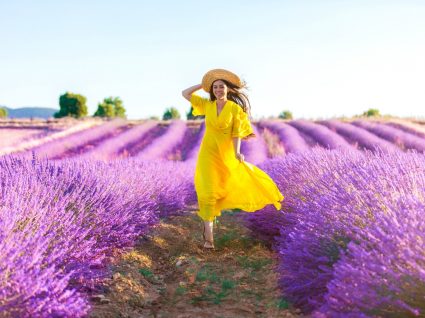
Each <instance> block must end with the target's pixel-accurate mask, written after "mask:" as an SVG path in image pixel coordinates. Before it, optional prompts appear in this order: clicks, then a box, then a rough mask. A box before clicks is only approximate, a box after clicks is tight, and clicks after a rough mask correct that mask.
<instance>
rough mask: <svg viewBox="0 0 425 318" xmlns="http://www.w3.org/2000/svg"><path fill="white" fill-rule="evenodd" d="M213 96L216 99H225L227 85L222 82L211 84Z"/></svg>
mask: <svg viewBox="0 0 425 318" xmlns="http://www.w3.org/2000/svg"><path fill="white" fill-rule="evenodd" d="M212 87H213V94H214V96H215V98H217V99H223V98H227V85H226V83H224V82H223V81H222V80H217V81H215V82H214V83H213V85H212Z"/></svg>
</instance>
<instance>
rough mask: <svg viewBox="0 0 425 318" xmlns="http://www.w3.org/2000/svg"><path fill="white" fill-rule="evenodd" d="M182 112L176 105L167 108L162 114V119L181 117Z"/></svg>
mask: <svg viewBox="0 0 425 318" xmlns="http://www.w3.org/2000/svg"><path fill="white" fill-rule="evenodd" d="M179 118H180V113H179V111H178V110H177V109H176V108H175V107H170V108H167V109H166V110H165V112H164V115H162V120H170V119H179Z"/></svg>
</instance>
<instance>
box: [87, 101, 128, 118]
mask: <svg viewBox="0 0 425 318" xmlns="http://www.w3.org/2000/svg"><path fill="white" fill-rule="evenodd" d="M94 116H99V117H109V118H112V117H122V118H125V117H126V115H125V108H124V106H123V102H122V100H121V99H120V98H119V97H112V96H111V97H107V98H104V99H103V102H102V103H99V104H98V105H97V110H96V112H95V113H94Z"/></svg>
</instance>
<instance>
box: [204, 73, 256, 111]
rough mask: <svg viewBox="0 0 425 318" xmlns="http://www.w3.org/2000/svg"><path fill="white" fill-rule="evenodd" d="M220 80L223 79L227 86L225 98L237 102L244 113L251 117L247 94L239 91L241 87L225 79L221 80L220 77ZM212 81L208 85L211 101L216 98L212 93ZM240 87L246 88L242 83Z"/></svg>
mask: <svg viewBox="0 0 425 318" xmlns="http://www.w3.org/2000/svg"><path fill="white" fill-rule="evenodd" d="M216 81H219V80H215V81H214V82H216ZM220 81H223V82H224V83H225V84H226V86H227V99H228V100H231V101H232V102H234V103H236V104H238V105H239V106H241V107H242V109H243V111H244V112H245V113H247V114H248V117H249V118H251V103H250V102H249V99H248V96H247V95H246V94H245V93H243V92H241V91H240V90H241V88H240V87H238V86H236V85H234V84H232V83H230V82H228V81H226V80H222V79H220ZM214 82H213V83H212V84H211V87H210V100H211V101H215V100H216V99H217V98H216V97H215V95H214V93H213V85H214ZM242 88H246V84H245V83H244V84H243V87H242Z"/></svg>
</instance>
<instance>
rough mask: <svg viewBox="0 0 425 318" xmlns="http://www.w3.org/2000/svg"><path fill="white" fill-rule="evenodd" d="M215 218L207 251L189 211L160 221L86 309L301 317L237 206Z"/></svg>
mask: <svg viewBox="0 0 425 318" xmlns="http://www.w3.org/2000/svg"><path fill="white" fill-rule="evenodd" d="M219 222H220V225H219V227H216V228H215V230H214V231H215V246H216V250H215V251H208V250H203V249H202V248H201V242H202V237H201V236H202V233H201V229H202V224H201V222H200V219H199V218H198V216H197V215H196V214H195V213H194V212H193V211H191V212H188V213H187V214H186V215H185V216H178V217H173V218H169V219H167V220H163V221H161V222H160V223H159V224H158V225H156V226H155V227H153V228H152V230H151V231H150V232H149V234H148V235H146V236H144V237H143V238H142V239H141V241H140V243H139V244H138V245H137V246H136V248H135V249H134V250H132V251H131V252H128V253H126V254H124V255H123V256H122V257H121V258H120V260H119V261H118V263H117V264H115V265H114V275H113V278H112V279H110V280H109V281H107V282H105V286H104V290H105V292H104V293H103V294H102V295H98V296H95V297H92V305H93V310H92V313H91V315H90V317H92V318H100V317H157V318H160V317H172V318H186V317H217V318H218V317H223V318H224V317H232V318H234V317H245V318H247V317H267V318H269V317H300V316H298V315H296V314H295V313H297V312H298V310H294V309H293V308H291V306H290V304H288V302H287V301H285V300H284V299H282V298H281V297H280V294H279V290H278V288H277V284H276V282H277V275H276V273H275V271H274V270H273V267H274V266H275V265H276V260H275V258H274V255H273V253H272V252H271V251H270V250H269V249H268V248H267V247H266V246H264V244H262V243H261V242H260V241H257V240H255V239H253V238H251V237H250V236H249V234H248V230H247V229H246V228H244V227H243V226H241V225H240V223H239V222H238V213H234V212H224V213H223V215H222V216H221V217H220V218H219Z"/></svg>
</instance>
